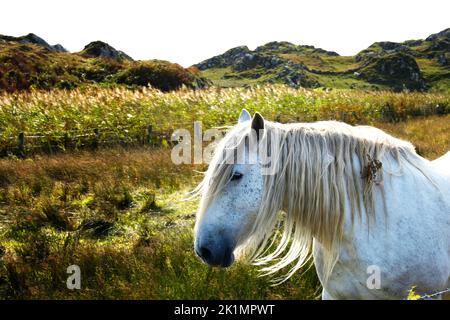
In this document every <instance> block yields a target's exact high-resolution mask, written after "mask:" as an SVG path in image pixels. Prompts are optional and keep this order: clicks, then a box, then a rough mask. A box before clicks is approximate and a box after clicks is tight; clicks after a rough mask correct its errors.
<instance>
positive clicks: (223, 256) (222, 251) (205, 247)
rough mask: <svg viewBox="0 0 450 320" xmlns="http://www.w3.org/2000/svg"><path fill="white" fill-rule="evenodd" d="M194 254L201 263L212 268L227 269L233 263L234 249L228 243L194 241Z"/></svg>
mask: <svg viewBox="0 0 450 320" xmlns="http://www.w3.org/2000/svg"><path fill="white" fill-rule="evenodd" d="M194 250H195V253H196V254H197V255H198V256H199V257H200V258H201V259H202V261H203V262H204V263H206V264H208V265H210V266H214V267H224V268H225V267H229V266H231V265H232V264H233V262H234V254H233V251H234V247H233V246H231V245H230V243H229V241H226V240H222V241H201V240H200V241H196V242H195V244H194Z"/></svg>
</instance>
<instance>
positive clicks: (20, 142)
mask: <svg viewBox="0 0 450 320" xmlns="http://www.w3.org/2000/svg"><path fill="white" fill-rule="evenodd" d="M17 148H18V150H19V152H18V153H19V156H21V157H24V156H25V133H23V132H20V133H19V136H18V137H17Z"/></svg>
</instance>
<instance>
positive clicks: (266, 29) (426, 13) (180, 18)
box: [0, 0, 450, 66]
mask: <svg viewBox="0 0 450 320" xmlns="http://www.w3.org/2000/svg"><path fill="white" fill-rule="evenodd" d="M0 10H1V11H0V34H6V35H13V36H19V35H24V34H27V33H29V32H33V33H35V34H37V35H38V36H40V37H42V38H43V39H44V40H46V41H47V42H49V43H50V44H55V43H61V44H62V45H63V46H64V47H65V48H66V49H68V50H69V51H80V50H82V49H83V47H84V46H85V45H86V44H88V43H89V42H91V41H94V40H102V41H105V42H107V43H109V44H110V45H112V46H113V47H115V48H116V49H119V50H122V51H124V52H125V53H127V54H129V55H130V56H132V57H133V58H134V59H153V58H157V59H165V60H169V61H172V62H178V63H180V64H182V65H183V66H189V65H192V64H194V63H197V62H200V61H202V60H204V59H207V58H209V57H211V56H214V55H217V54H220V53H223V52H224V51H226V50H228V49H230V48H232V47H235V46H239V45H247V46H249V48H250V49H254V48H255V47H256V46H258V45H262V44H264V43H267V42H269V41H289V42H293V43H295V44H308V45H314V46H316V47H321V48H323V49H327V50H332V51H336V52H338V53H339V54H341V55H353V54H356V53H357V52H359V51H360V50H362V49H364V48H366V47H368V46H369V45H370V44H372V43H373V42H375V41H404V40H408V39H422V38H425V37H427V36H428V35H429V34H431V33H436V32H439V31H441V30H443V29H445V28H448V27H450V15H449V12H450V1H449V0H426V1H424V0H372V1H368V0H359V1H358V0H339V1H338V0H335V1H333V0H309V1H300V0H297V1H295V0H185V1H183V0H127V1H118V0H59V1H57V0H53V1H52V0H28V1H27V0H4V1H2V3H1V6H0Z"/></svg>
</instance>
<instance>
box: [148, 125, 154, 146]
mask: <svg viewBox="0 0 450 320" xmlns="http://www.w3.org/2000/svg"><path fill="white" fill-rule="evenodd" d="M152 131H153V126H152V125H151V124H149V125H147V144H149V145H151V144H152Z"/></svg>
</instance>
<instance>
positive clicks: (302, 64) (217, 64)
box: [196, 29, 450, 91]
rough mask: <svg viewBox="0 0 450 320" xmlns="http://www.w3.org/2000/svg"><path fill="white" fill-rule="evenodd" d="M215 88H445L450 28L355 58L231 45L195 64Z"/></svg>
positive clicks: (449, 83) (290, 47)
mask: <svg viewBox="0 0 450 320" xmlns="http://www.w3.org/2000/svg"><path fill="white" fill-rule="evenodd" d="M196 67H198V68H199V69H200V70H202V74H203V75H204V76H206V77H208V78H210V79H211V80H212V81H213V83H215V84H216V85H219V86H224V87H230V86H241V85H249V84H257V83H264V82H269V83H273V82H275V83H277V82H278V83H285V84H288V85H290V86H293V87H298V86H302V87H333V88H364V89H392V90H402V89H410V90H439V91H449V90H450V29H446V30H444V31H442V32H439V33H436V34H433V35H430V36H429V37H428V38H426V39H425V40H409V41H405V42H403V43H395V42H376V43H374V44H372V45H371V46H370V47H369V48H367V49H365V50H363V51H361V52H360V53H358V54H357V55H356V56H340V55H339V54H337V53H336V52H333V51H326V50H323V49H320V48H315V47H313V46H305V45H295V44H292V43H289V42H270V43H267V44H265V45H263V46H260V47H257V48H256V49H255V50H253V51H252V50H250V49H249V48H248V47H246V46H241V47H236V48H233V49H230V50H228V51H227V52H225V53H224V54H221V55H218V56H215V57H213V58H210V59H208V60H205V61H203V62H201V63H199V64H197V65H196Z"/></svg>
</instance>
